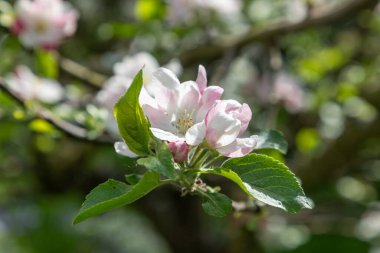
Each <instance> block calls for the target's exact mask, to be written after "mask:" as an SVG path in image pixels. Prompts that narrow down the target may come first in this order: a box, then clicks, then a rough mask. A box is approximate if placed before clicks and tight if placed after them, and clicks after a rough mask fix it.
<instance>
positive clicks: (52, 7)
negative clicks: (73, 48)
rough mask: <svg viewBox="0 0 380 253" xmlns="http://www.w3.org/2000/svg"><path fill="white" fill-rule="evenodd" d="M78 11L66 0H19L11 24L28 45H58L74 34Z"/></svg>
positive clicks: (35, 46)
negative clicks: (65, 0)
mask: <svg viewBox="0 0 380 253" xmlns="http://www.w3.org/2000/svg"><path fill="white" fill-rule="evenodd" d="M77 19H78V12H77V11H76V10H74V9H73V8H72V7H71V6H70V5H69V4H68V3H67V2H64V1H62V0H19V1H18V2H17V3H16V6H15V19H14V22H13V24H12V26H11V30H12V32H13V33H15V34H17V35H18V36H19V38H20V40H21V43H22V44H23V45H24V46H25V47H29V48H38V47H42V48H45V49H54V48H56V47H57V46H58V45H59V44H60V43H61V42H62V40H63V39H64V38H66V37H69V36H71V35H73V33H74V32H75V30H76V27H77Z"/></svg>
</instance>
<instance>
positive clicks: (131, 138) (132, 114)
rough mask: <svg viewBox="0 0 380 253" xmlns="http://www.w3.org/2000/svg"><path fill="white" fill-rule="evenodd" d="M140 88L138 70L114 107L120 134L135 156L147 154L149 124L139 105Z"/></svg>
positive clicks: (140, 72)
mask: <svg viewBox="0 0 380 253" xmlns="http://www.w3.org/2000/svg"><path fill="white" fill-rule="evenodd" d="M142 86H143V75H142V70H140V71H139V73H138V74H137V75H136V77H135V79H134V80H133V82H132V84H131V86H130V87H129V89H128V90H127V92H126V93H125V94H124V95H123V96H122V97H121V98H120V99H119V101H118V102H117V103H116V104H115V107H114V115H115V118H116V121H117V125H118V127H119V131H120V134H121V136H122V137H123V139H124V141H125V143H126V144H127V145H128V147H129V149H130V150H131V151H133V152H134V153H136V154H137V155H146V154H148V153H149V147H148V144H149V123H148V120H147V119H146V117H145V115H144V113H143V110H142V109H141V106H140V103H139V95H140V91H141V88H142Z"/></svg>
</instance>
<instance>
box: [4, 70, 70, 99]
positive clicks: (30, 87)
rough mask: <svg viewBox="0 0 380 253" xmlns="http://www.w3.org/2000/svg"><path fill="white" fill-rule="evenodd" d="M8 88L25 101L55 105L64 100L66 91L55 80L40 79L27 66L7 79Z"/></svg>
mask: <svg viewBox="0 0 380 253" xmlns="http://www.w3.org/2000/svg"><path fill="white" fill-rule="evenodd" d="M5 81H6V83H7V85H8V87H9V88H10V89H11V90H12V92H14V93H16V94H17V95H18V96H20V97H21V98H22V99H24V100H39V101H41V102H43V103H47V104H53V103H56V102H58V101H59V100H61V99H62V98H63V95H64V90H63V88H62V86H61V85H60V84H59V83H58V82H57V81H55V80H52V79H47V78H39V77H37V76H35V75H34V74H33V72H32V71H31V70H30V69H29V68H28V67H26V66H23V65H21V66H18V67H17V68H16V70H15V73H13V74H10V75H8V76H7V77H6V78H5Z"/></svg>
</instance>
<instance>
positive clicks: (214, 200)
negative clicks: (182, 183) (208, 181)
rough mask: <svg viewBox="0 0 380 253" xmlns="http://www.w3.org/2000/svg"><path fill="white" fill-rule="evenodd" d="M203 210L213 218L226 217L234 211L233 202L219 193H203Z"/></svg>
mask: <svg viewBox="0 0 380 253" xmlns="http://www.w3.org/2000/svg"><path fill="white" fill-rule="evenodd" d="M202 199H203V203H202V207H203V210H204V211H205V212H206V213H207V214H208V215H211V216H215V217H224V216H226V215H227V214H229V213H230V212H231V210H232V201H231V199H230V198H228V197H227V196H226V195H224V194H221V193H218V192H212V193H210V192H203V193H202Z"/></svg>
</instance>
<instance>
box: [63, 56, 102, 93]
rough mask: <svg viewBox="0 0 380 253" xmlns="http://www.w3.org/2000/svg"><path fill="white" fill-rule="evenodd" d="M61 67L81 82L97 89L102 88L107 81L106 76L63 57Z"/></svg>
mask: <svg viewBox="0 0 380 253" xmlns="http://www.w3.org/2000/svg"><path fill="white" fill-rule="evenodd" d="M59 66H60V68H61V69H62V70H63V71H65V72H66V73H68V74H70V75H72V76H74V77H75V78H78V79H79V80H82V81H85V82H86V83H88V84H90V85H91V86H93V87H94V88H97V89H99V88H102V86H103V84H104V82H105V81H106V80H107V77H106V76H104V75H102V74H99V73H97V72H95V71H93V70H91V69H89V68H87V67H85V66H83V65H81V64H79V63H77V62H75V61H73V60H70V59H68V58H65V57H63V56H59Z"/></svg>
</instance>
